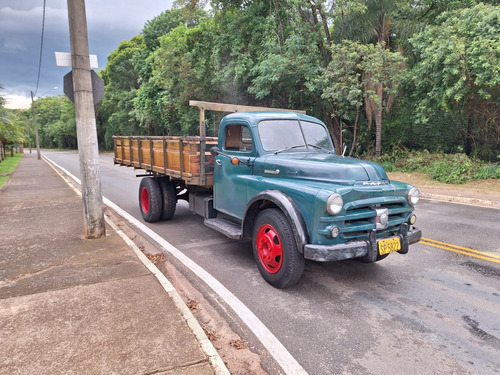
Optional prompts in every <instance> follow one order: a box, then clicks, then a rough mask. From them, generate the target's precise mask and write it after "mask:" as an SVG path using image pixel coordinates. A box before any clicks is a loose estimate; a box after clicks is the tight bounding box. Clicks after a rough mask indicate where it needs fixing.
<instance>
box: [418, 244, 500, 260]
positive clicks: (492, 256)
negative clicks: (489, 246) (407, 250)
mask: <svg viewBox="0 0 500 375" xmlns="http://www.w3.org/2000/svg"><path fill="white" fill-rule="evenodd" d="M420 243H421V244H423V245H428V246H433V247H437V248H439V249H444V250H448V251H453V252H455V253H459V254H464V255H469V256H471V257H474V258H479V259H483V260H487V261H490V262H494V263H500V255H497V254H492V253H486V252H484V251H479V250H474V249H469V248H467V247H462V246H457V245H452V244H449V243H446V242H441V241H436V240H431V239H430V238H422V240H421V241H420Z"/></svg>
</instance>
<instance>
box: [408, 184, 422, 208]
mask: <svg viewBox="0 0 500 375" xmlns="http://www.w3.org/2000/svg"><path fill="white" fill-rule="evenodd" d="M419 200H420V192H419V191H418V189H417V188H416V187H412V188H411V189H410V191H409V192H408V201H409V202H410V204H411V205H412V206H413V205H415V204H417V202H418V201H419Z"/></svg>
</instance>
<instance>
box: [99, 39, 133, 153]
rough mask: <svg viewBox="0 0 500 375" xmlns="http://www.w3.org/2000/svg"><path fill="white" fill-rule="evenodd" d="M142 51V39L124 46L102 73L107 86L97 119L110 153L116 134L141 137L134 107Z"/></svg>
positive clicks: (115, 52)
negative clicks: (136, 61) (136, 58)
mask: <svg viewBox="0 0 500 375" xmlns="http://www.w3.org/2000/svg"><path fill="white" fill-rule="evenodd" d="M142 47H143V38H142V37H141V36H136V37H134V38H132V39H131V40H130V41H123V42H121V43H120V45H119V46H118V48H117V49H115V50H114V51H113V52H112V53H111V54H110V55H109V56H108V63H107V65H106V67H105V68H104V69H103V70H102V71H101V72H100V74H101V76H102V79H103V81H104V84H105V95H104V98H103V100H102V102H101V104H100V105H99V106H97V108H96V112H97V113H96V117H97V119H99V121H98V129H100V130H101V131H102V133H103V135H102V137H103V141H104V145H103V146H104V148H106V149H109V148H111V147H112V146H113V140H112V138H111V137H112V136H113V135H115V134H116V135H139V134H140V127H139V121H138V120H137V118H136V117H135V114H134V105H133V104H134V102H133V100H134V98H135V96H136V93H137V90H138V89H139V87H140V84H139V74H138V73H137V69H136V67H135V64H134V56H135V54H136V53H137V52H138V51H139V50H140V49H141V48H142ZM102 128H103V129H102Z"/></svg>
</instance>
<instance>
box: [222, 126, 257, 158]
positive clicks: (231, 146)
mask: <svg viewBox="0 0 500 375" xmlns="http://www.w3.org/2000/svg"><path fill="white" fill-rule="evenodd" d="M252 148H253V143H252V135H251V133H250V129H248V128H247V127H246V126H244V125H229V126H227V127H226V133H225V140H224V149H226V150H228V151H242V152H248V151H252Z"/></svg>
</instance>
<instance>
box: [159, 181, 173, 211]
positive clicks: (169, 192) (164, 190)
mask: <svg viewBox="0 0 500 375" xmlns="http://www.w3.org/2000/svg"><path fill="white" fill-rule="evenodd" d="M159 182H160V190H161V195H162V199H163V210H162V213H161V216H160V220H170V219H172V218H173V217H174V214H175V207H176V206H177V193H176V191H175V186H174V184H173V183H172V181H170V179H168V178H166V177H165V178H161V179H159Z"/></svg>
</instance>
